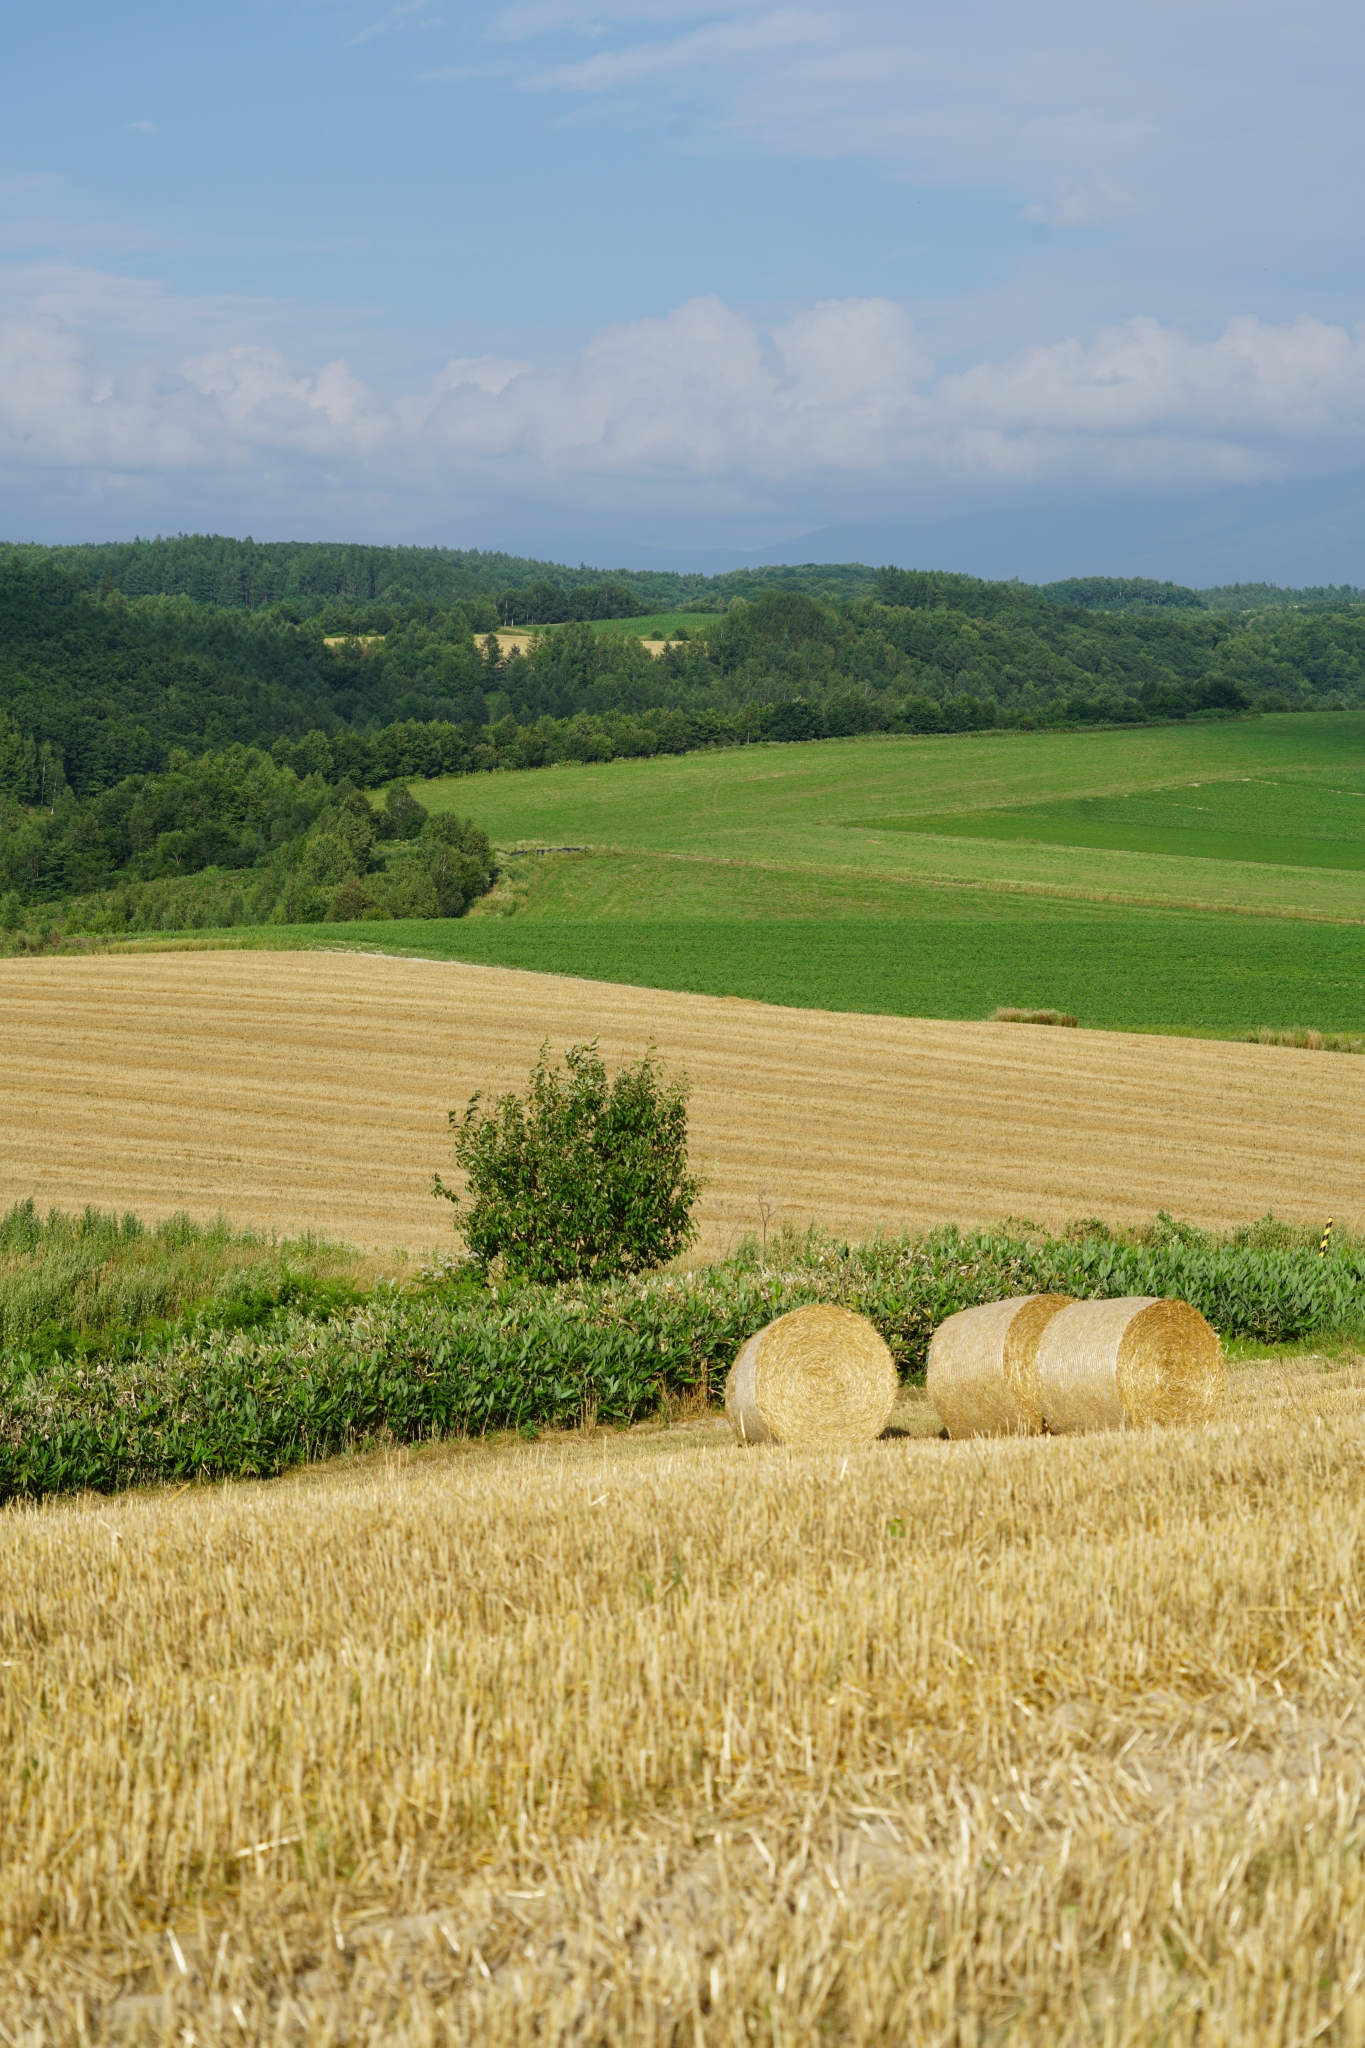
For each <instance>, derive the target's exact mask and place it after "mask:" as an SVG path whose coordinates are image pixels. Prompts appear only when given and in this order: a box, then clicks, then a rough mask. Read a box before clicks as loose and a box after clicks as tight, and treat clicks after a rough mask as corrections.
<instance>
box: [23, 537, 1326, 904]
mask: <svg viewBox="0 0 1365 2048" xmlns="http://www.w3.org/2000/svg"><path fill="white" fill-rule="evenodd" d="M248 571H249V572H250V573H249V574H248ZM400 575H401V576H402V577H405V578H406V579H407V580H406V582H405V583H403V584H401V585H400V584H399V582H398V581H397V579H398V578H399V577H400ZM120 578H122V579H123V581H122V582H120V580H119V579H120ZM271 578H274V579H275V581H274V582H273V583H272V582H271V580H270V579H271ZM385 578H387V579H388V580H387V581H385ZM253 579H255V580H253ZM424 579H425V580H424ZM516 579H520V580H516ZM158 580H159V582H160V583H161V584H165V583H168V582H174V583H175V584H176V586H177V587H176V588H175V589H171V590H168V589H165V588H151V589H149V588H147V585H148V584H156V583H157V582H158ZM125 586H126V587H125ZM181 586H186V587H181ZM419 586H421V587H420V588H419ZM1256 588H1257V590H1258V591H1261V587H1260V586H1257V587H1256ZM400 589H401V591H402V593H403V594H401V595H400V594H399V591H400ZM436 592H439V595H438V594H433V593H436ZM664 594H667V596H668V597H669V600H670V602H671V603H672V604H673V607H674V614H675V617H676V616H677V614H678V613H679V612H682V613H683V614H684V615H685V616H686V617H687V618H688V619H689V620H690V621H691V623H690V624H688V625H686V626H684V627H682V628H675V629H673V630H674V639H673V642H672V644H670V645H669V646H668V648H667V651H666V652H664V653H663V654H662V655H661V656H660V655H658V654H657V653H656V654H651V653H650V652H649V651H648V650H647V647H646V645H645V643H644V641H643V640H642V639H641V638H640V637H638V636H637V635H635V634H634V633H632V632H630V631H628V630H627V631H622V630H620V629H619V627H618V628H617V629H616V630H612V631H599V630H597V629H596V627H595V624H594V621H596V622H601V621H611V620H616V621H621V620H626V619H630V618H632V617H635V616H640V615H641V614H640V609H639V608H640V607H642V606H644V605H645V604H646V603H647V602H651V601H652V602H655V603H657V602H658V601H659V600H660V598H661V597H662V596H663V595H664ZM1222 595H1223V594H1222V593H1216V592H1203V593H1200V592H1194V591H1187V590H1184V589H1182V588H1181V587H1180V586H1177V585H1173V584H1161V583H1151V582H1148V581H1144V580H1143V579H1093V578H1092V579H1079V580H1077V581H1074V582H1071V583H1068V584H1064V585H1053V586H1048V587H1047V588H1043V589H1039V588H1034V587H1032V586H1029V585H1025V584H1020V583H988V582H983V581H981V580H979V579H977V578H973V577H967V576H954V575H948V574H945V573H939V572H919V571H907V570H900V569H891V568H884V569H880V570H871V569H865V568H862V567H861V566H859V565H856V564H855V565H845V566H842V567H840V566H836V567H833V568H830V567H823V568H814V569H810V570H802V569H789V570H780V571H779V570H763V571H757V570H756V571H745V572H741V573H740V574H738V575H733V576H725V577H714V578H710V579H707V578H702V577H696V578H686V577H663V576H655V575H650V576H636V575H627V573H626V572H624V571H621V572H615V573H613V574H612V575H610V576H605V577H604V576H602V575H600V574H598V573H596V572H592V571H588V570H586V569H580V570H569V569H559V568H556V567H555V566H554V565H553V564H548V565H547V564H545V563H537V562H525V561H520V560H518V559H517V558H514V557H510V556H502V555H479V554H463V555H462V554H458V553H456V552H454V551H450V550H437V549H429V550H428V549H375V548H369V549H367V548H355V549H346V548H311V549H309V548H288V547H284V546H279V547H274V546H271V547H260V548H257V547H255V545H254V544H253V543H239V542H232V541H218V540H213V539H198V540H196V539H182V540H176V541H164V542H151V543H143V542H133V543H129V544H128V545H127V546H126V547H110V548H104V549H100V548H91V549H53V550H38V549H16V550H13V551H11V552H10V553H9V554H8V555H5V556H0V898H3V900H4V903H5V906H6V909H5V916H6V918H7V920H8V922H9V925H10V928H13V927H14V925H15V924H16V923H21V922H23V921H24V919H25V918H27V917H28V916H29V914H30V913H31V912H32V910H33V909H34V907H35V906H39V905H43V904H50V903H54V902H58V901H62V900H69V899H71V898H72V897H75V896H80V897H82V898H86V897H89V896H91V893H92V892H96V893H98V892H105V893H106V894H107V893H108V892H109V891H111V890H112V891H114V892H115V894H116V895H117V894H118V892H120V891H122V892H123V895H122V896H121V897H120V898H119V900H120V901H121V902H122V903H123V905H124V911H123V913H121V914H122V915H123V917H124V921H125V922H128V921H129V920H130V919H131V920H132V921H134V922H137V923H139V924H141V923H144V922H145V918H144V916H143V909H145V907H146V904H147V903H149V902H153V901H158V902H159V901H160V900H161V897H160V896H159V895H157V894H156V892H158V891H160V892H162V894H163V895H164V892H165V890H166V889H167V888H169V887H172V885H176V884H179V883H180V882H183V880H184V879H185V878H186V877H187V876H192V875H198V874H202V873H205V872H211V873H212V874H213V875H215V876H229V877H233V878H235V879H233V881H232V889H233V890H234V891H236V895H234V896H233V899H232V900H233V902H236V901H237V898H238V896H241V900H242V903H243V904H244V905H246V908H244V909H242V911H241V915H242V916H246V917H249V918H250V919H252V920H254V919H255V918H257V917H259V916H270V917H279V918H284V919H287V920H291V921H292V920H293V919H294V918H295V917H296V916H299V915H302V910H301V909H300V906H304V907H306V909H307V912H308V915H309V916H310V917H313V916H317V915H337V916H340V915H343V914H346V915H365V914H373V915H379V914H381V911H383V910H384V909H385V907H388V908H392V905H393V904H394V903H397V902H398V901H400V900H401V901H404V902H407V901H408V900H409V898H410V899H411V901H412V903H413V904H417V903H418V901H419V899H420V902H421V904H422V905H428V904H433V905H436V906H437V907H436V908H435V909H427V910H426V911H425V912H420V913H419V912H418V911H417V910H409V911H408V912H407V913H406V914H409V915H413V914H428V915H448V914H451V912H450V910H449V909H448V908H447V909H442V908H441V907H440V906H441V905H442V904H446V905H450V904H453V903H454V901H455V897H456V896H457V895H458V896H459V898H460V902H461V904H463V903H464V902H466V901H467V900H468V898H469V896H470V894H471V893H474V889H475V884H474V880H473V878H472V874H466V875H465V876H464V879H463V880H462V881H461V882H460V884H459V887H458V888H455V887H454V885H453V884H452V885H451V887H450V888H446V889H445V893H444V894H442V888H443V887H444V885H441V886H438V885H437V883H436V882H435V881H433V882H432V883H431V887H430V888H428V887H427V886H426V884H425V883H422V882H421V881H420V878H419V870H422V863H423V862H424V861H427V860H428V857H429V858H430V859H431V860H434V861H436V862H437V865H438V866H439V864H440V861H441V859H443V858H445V857H446V856H444V855H441V854H440V853H439V852H438V851H436V841H435V840H434V839H433V838H432V836H431V834H430V833H428V835H427V837H426V838H425V839H420V838H419V839H418V840H414V842H413V845H414V846H417V847H419V848H420V847H425V848H426V852H420V853H414V852H410V851H409V852H403V851H402V849H403V848H406V847H407V845H408V842H407V841H406V840H405V839H403V838H402V835H401V834H400V835H398V836H397V837H396V838H395V841H394V845H393V847H391V848H390V849H389V850H388V851H387V852H386V851H385V850H384V848H383V847H382V846H381V845H379V843H378V842H376V844H375V845H374V846H370V847H368V848H366V849H362V850H361V852H358V853H357V854H356V856H355V858H353V859H352V860H350V862H349V863H344V862H341V858H340V855H338V854H337V853H336V851H335V848H332V850H331V851H330V852H328V850H327V849H326V848H324V849H323V851H322V852H320V853H319V852H316V851H309V848H310V847H314V846H315V845H316V844H317V843H318V842H320V841H323V840H327V839H328V837H329V835H331V838H333V839H335V838H336V836H337V833H338V832H340V833H341V836H342V838H343V839H344V837H345V832H344V830H343V829H342V824H341V823H339V822H338V821H339V820H344V818H345V817H346V816H349V817H351V818H352V820H353V821H359V820H360V819H361V813H362V812H364V811H367V809H368V807H367V806H366V805H365V803H364V802H363V799H362V798H361V797H360V796H359V794H358V792H359V791H361V790H364V789H367V788H368V789H376V788H380V787H382V786H384V785H385V784H387V783H390V782H393V781H394V780H395V779H398V778H414V777H419V776H424V775H432V774H449V773H477V772H481V771H487V770H494V769H507V768H521V767H538V766H542V765H544V764H546V763H549V762H552V761H556V760H564V759H571V760H579V761H592V760H609V759H612V758H615V757H616V756H621V755H628V756H638V755H647V754H654V753H658V752H681V751H684V750H686V749H689V748H694V747H701V746H714V745H733V744H740V743H750V742H754V741H759V740H787V741H792V740H813V739H820V738H825V737H832V736H842V735H848V734H855V733H862V732H877V731H881V732H901V733H930V732H959V731H968V730H975V729H984V728H989V727H993V726H1005V727H1016V728H1024V729H1032V728H1039V727H1054V726H1067V725H1083V724H1110V725H1112V724H1137V723H1143V722H1148V721H1151V720H1157V719H1172V718H1177V719H1178V718H1188V717H1198V716H1205V717H1208V716H1215V717H1216V716H1229V715H1233V714H1237V713H1244V712H1247V711H1257V710H1276V711H1284V710H1305V711H1307V710H1313V709H1317V708H1327V707H1338V706H1346V705H1355V704H1361V703H1365V613H1362V611H1361V610H1360V609H1359V608H1356V603H1355V601H1356V599H1357V597H1358V595H1359V594H1358V593H1356V592H1354V591H1351V592H1349V593H1348V592H1346V591H1339V592H1332V591H1328V592H1309V593H1301V595H1302V596H1303V597H1304V599H1305V602H1304V604H1303V605H1302V606H1289V605H1284V604H1280V605H1277V604H1272V603H1269V602H1267V603H1265V604H1263V605H1262V607H1261V609H1253V608H1247V609H1242V610H1236V609H1233V608H1231V607H1229V606H1227V605H1225V604H1223V603H1221V602H1215V600H1216V599H1220V598H1221V597H1222ZM1262 595H1264V593H1263V592H1262ZM1063 597H1066V599H1067V601H1066V602H1062V601H1061V599H1062V598H1063ZM266 598H268V599H269V601H268V602H265V601H264V599H266ZM1328 600H1330V604H1329V602H1328ZM1333 607H1334V608H1333ZM509 617H510V618H515V619H519V620H526V619H531V620H533V621H534V622H535V623H537V624H543V625H544V626H545V628H546V630H545V631H544V632H543V633H541V634H539V635H538V636H533V637H532V638H531V639H530V641H529V642H525V641H523V642H521V643H518V644H517V645H516V646H515V647H513V646H512V645H511V644H510V643H506V642H504V643H501V644H500V643H499V641H498V639H497V638H496V636H495V633H494V630H493V629H494V628H495V627H497V626H498V624H499V622H500V621H502V620H505V619H507V618H509ZM347 805H349V806H350V808H349V810H347V808H346V807H347ZM376 848H377V849H378V850H376ZM456 851H457V852H461V857H464V856H465V854H468V855H469V857H470V858H474V857H475V856H476V855H477V849H474V851H473V852H472V853H471V852H470V850H469V849H463V850H461V849H456ZM485 853H486V849H485ZM400 854H401V857H400ZM343 865H344V866H345V868H346V872H345V873H342V872H341V871H340V868H341V866H343ZM422 871H423V872H425V871H424V870H422ZM247 875H250V876H252V877H254V880H252V882H251V884H250V887H249V888H246V884H245V882H244V881H243V877H245V876H247ZM400 878H402V879H403V888H404V889H406V890H407V895H403V893H402V891H401V890H398V893H397V894H395V890H397V889H398V880H399V879H400ZM428 879H430V877H428ZM351 883H354V884H355V887H354V888H350V887H349V885H350V884H351ZM225 886H226V884H225ZM484 886H486V876H485V883H484ZM244 888H246V894H245V895H244V896H242V890H243V889H244ZM130 890H131V891H133V892H134V896H129V895H128V894H127V892H128V891H130ZM148 891H151V892H153V894H152V895H151V896H148V894H147V892H148ZM137 892H141V894H140V895H139V894H138V893H137ZM309 892H311V893H309ZM319 892H321V893H319ZM338 892H340V893H338ZM414 892H415V893H414ZM134 897H136V903H137V904H140V905H142V909H138V908H136V906H135V905H134ZM129 905H134V908H129ZM320 905H321V906H322V908H321V909H320V908H319V906H320ZM348 906H349V908H348ZM103 914H104V913H103V910H101V912H100V915H101V916H102V915H103ZM111 914H112V913H111ZM229 921H232V922H237V921H240V919H239V917H238V916H236V915H234V916H233V917H232V918H231V919H230V920H229Z"/></svg>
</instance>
